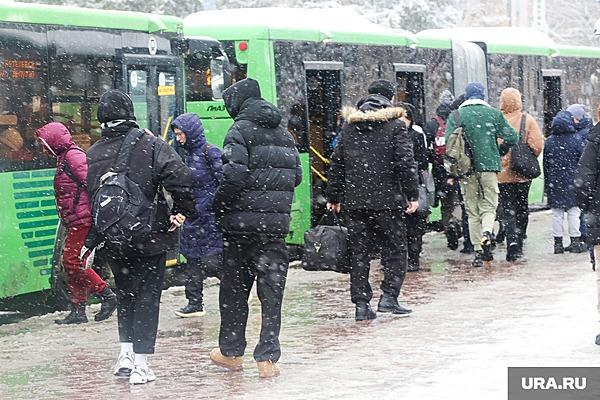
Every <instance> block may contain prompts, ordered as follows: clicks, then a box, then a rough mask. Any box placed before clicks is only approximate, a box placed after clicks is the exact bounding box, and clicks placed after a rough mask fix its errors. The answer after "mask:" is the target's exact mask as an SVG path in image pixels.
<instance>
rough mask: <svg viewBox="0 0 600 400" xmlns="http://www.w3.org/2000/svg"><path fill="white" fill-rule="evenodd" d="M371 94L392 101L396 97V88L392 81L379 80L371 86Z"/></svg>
mask: <svg viewBox="0 0 600 400" xmlns="http://www.w3.org/2000/svg"><path fill="white" fill-rule="evenodd" d="M369 94H379V95H382V96H383V97H386V98H388V99H389V100H391V99H392V97H394V96H395V95H396V88H394V85H392V83H391V82H390V81H387V80H385V79H377V80H376V81H373V83H371V85H369Z"/></svg>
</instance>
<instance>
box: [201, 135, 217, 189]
mask: <svg viewBox="0 0 600 400" xmlns="http://www.w3.org/2000/svg"><path fill="white" fill-rule="evenodd" d="M214 146H215V145H214V144H212V143H208V142H206V146H204V150H203V151H202V154H203V155H204V163H205V164H206V169H207V170H208V172H210V174H211V175H212V177H213V179H214V180H215V181H217V184H218V182H219V180H218V179H217V175H216V174H215V171H214V170H213V169H212V166H211V164H210V161H209V159H208V149H210V148H211V147H214Z"/></svg>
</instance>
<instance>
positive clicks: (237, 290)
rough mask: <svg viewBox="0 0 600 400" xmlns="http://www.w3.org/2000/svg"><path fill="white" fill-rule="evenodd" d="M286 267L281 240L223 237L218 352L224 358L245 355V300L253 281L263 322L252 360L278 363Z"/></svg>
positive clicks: (254, 237) (283, 243) (283, 246)
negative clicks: (219, 350) (219, 351)
mask: <svg viewBox="0 0 600 400" xmlns="http://www.w3.org/2000/svg"><path fill="white" fill-rule="evenodd" d="M288 266H289V258H288V251H287V246H286V244H285V239H283V238H272V237H266V236H261V235H256V236H252V237H246V236H226V237H224V242H223V276H222V279H221V287H220V290H219V308H220V311H221V329H220V331H219V348H220V349H221V353H222V354H223V355H225V356H230V357H231V356H242V355H244V351H245V349H246V345H247V342H246V324H247V322H248V296H249V295H250V290H251V289H252V285H253V284H254V281H255V280H256V292H257V294H258V298H259V300H260V304H261V310H262V315H261V316H262V321H261V328H260V338H259V341H258V344H257V345H256V347H255V349H254V360H255V361H257V362H260V361H269V360H271V361H273V362H277V361H279V357H280V356H281V347H280V344H279V332H280V330H281V304H282V302H283V292H284V289H285V282H286V279H287V271H288Z"/></svg>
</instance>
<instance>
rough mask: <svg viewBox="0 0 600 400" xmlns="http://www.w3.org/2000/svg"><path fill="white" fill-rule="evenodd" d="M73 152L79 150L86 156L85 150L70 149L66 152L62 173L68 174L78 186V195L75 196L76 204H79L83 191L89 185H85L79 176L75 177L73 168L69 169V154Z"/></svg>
mask: <svg viewBox="0 0 600 400" xmlns="http://www.w3.org/2000/svg"><path fill="white" fill-rule="evenodd" d="M71 150H79V151H81V152H82V153H84V154H85V151H83V149H80V148H79V147H71V148H70V149H68V150H67V151H66V152H65V156H64V157H63V159H62V164H61V171H62V172H64V173H65V174H67V176H68V177H69V178H71V180H72V181H73V182H75V183H76V184H77V193H76V194H75V204H79V197H80V196H81V189H82V188H85V187H87V185H86V184H85V183H83V182H81V180H80V179H79V178H78V177H77V176H75V174H74V173H73V171H71V167H69V163H68V162H67V153H68V152H69V151H71Z"/></svg>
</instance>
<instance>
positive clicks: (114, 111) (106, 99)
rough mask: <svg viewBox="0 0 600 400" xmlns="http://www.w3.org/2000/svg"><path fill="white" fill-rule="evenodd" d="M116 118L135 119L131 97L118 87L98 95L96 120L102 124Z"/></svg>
mask: <svg viewBox="0 0 600 400" xmlns="http://www.w3.org/2000/svg"><path fill="white" fill-rule="evenodd" d="M118 119H124V120H131V121H135V116H134V115H133V102H132V101H131V97H129V95H128V94H127V93H125V92H122V91H120V90H118V89H111V90H109V91H108V92H106V93H104V94H103V95H102V96H101V97H100V101H99V102H98V121H100V123H101V124H104V123H106V122H109V121H115V120H118Z"/></svg>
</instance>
